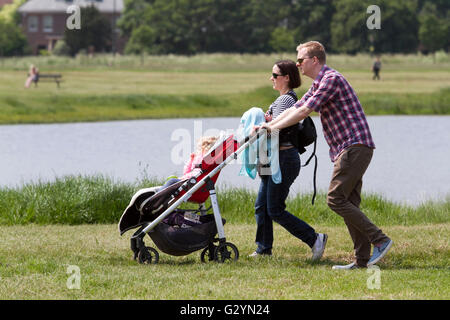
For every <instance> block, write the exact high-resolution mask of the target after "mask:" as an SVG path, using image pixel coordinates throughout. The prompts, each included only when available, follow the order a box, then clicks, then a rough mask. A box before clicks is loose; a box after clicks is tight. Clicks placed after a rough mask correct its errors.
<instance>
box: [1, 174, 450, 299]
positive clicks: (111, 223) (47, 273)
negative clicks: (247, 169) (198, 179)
mask: <svg viewBox="0 0 450 320" xmlns="http://www.w3.org/2000/svg"><path fill="white" fill-rule="evenodd" d="M159 183H160V181H156V180H151V179H143V180H142V181H137V182H136V183H135V184H130V183H120V182H117V181H114V180H112V179H109V178H105V177H102V176H95V177H82V176H76V177H62V178H58V179H57V180H56V181H55V182H40V183H33V184H27V185H24V186H22V187H18V188H13V189H11V188H2V189H0V208H1V210H0V233H1V234H2V241H1V242H0V299H187V300H196V299H273V300H279V299H282V300H292V299H449V298H450V265H449V262H450V247H449V239H448V234H449V231H450V215H449V212H450V210H449V208H450V207H449V206H450V202H449V199H447V200H446V201H444V202H440V203H425V204H423V205H421V206H419V207H416V208H411V207H406V206H401V205H397V204H395V203H391V202H389V201H386V200H383V199H381V198H379V197H377V196H376V195H365V196H363V203H362V208H363V210H364V211H365V212H366V213H367V215H368V216H369V217H370V219H372V221H374V222H375V223H376V224H377V225H378V226H379V227H380V228H382V230H383V231H384V232H385V233H386V234H388V235H389V236H390V237H391V238H392V239H393V240H394V242H395V244H394V247H393V248H392V249H391V251H390V252H389V254H388V256H386V258H385V259H384V260H383V261H382V262H381V263H379V264H378V266H379V268H380V273H379V275H380V278H379V279H380V286H379V287H378V288H377V287H376V286H374V283H373V282H371V281H372V280H370V277H371V276H372V275H373V271H369V272H368V271H367V270H353V271H349V272H339V271H335V270H331V267H332V265H334V264H338V263H349V262H350V261H351V259H352V251H353V249H352V247H353V245H352V242H351V240H350V236H349V235H348V231H347V229H346V227H345V225H344V223H343V221H342V219H341V218H339V217H338V216H337V215H336V214H334V213H333V212H331V210H330V209H329V208H327V206H326V203H325V196H324V195H323V194H320V195H319V196H318V197H317V199H316V204H315V205H314V207H312V206H311V205H310V204H309V201H310V195H297V196H296V197H293V198H290V199H289V202H288V204H287V206H288V209H289V210H290V211H291V212H293V213H295V214H296V215H297V216H299V217H300V218H301V219H304V220H305V221H307V222H308V223H310V224H311V225H312V226H313V227H314V228H315V229H316V231H317V232H325V233H327V234H328V235H329V241H328V244H327V249H326V252H325V255H324V258H323V259H322V260H321V261H320V262H312V261H311V260H310V257H311V251H310V249H309V247H308V246H307V245H305V244H303V243H301V241H300V240H298V239H296V238H294V237H292V236H291V235H290V234H289V233H288V232H287V231H285V230H284V229H282V228H281V227H280V226H279V225H277V224H275V243H274V251H273V256H272V257H270V258H262V259H257V260H252V259H250V258H248V257H247V256H248V255H249V254H250V253H251V252H253V250H254V249H255V245H254V236H255V231H256V227H255V223H254V216H253V204H254V201H255V196H256V194H255V193H254V192H250V191H247V190H240V189H233V190H228V189H227V190H218V199H219V205H220V207H221V212H222V215H223V217H224V218H225V219H227V223H226V225H225V231H226V237H227V240H228V241H230V242H232V243H234V244H235V245H236V246H237V247H238V248H239V251H240V258H239V260H238V261H237V262H235V263H226V264H218V263H206V264H204V263H201V262H200V252H195V253H192V254H190V255H187V256H184V257H173V256H170V255H167V254H164V253H162V252H159V253H160V262H159V264H158V265H150V266H147V265H139V264H138V263H137V262H136V261H134V260H132V252H131V250H130V249H129V237H130V236H131V232H128V233H126V234H125V235H124V236H122V237H120V236H119V233H118V230H117V223H118V220H119V217H120V215H121V213H122V211H123V209H124V208H125V207H126V206H127V204H128V202H129V199H130V197H131V195H132V194H133V193H134V192H135V191H136V190H137V189H139V188H141V187H144V186H151V185H155V184H159ZM146 239H147V240H146V244H147V245H152V246H154V245H153V244H152V241H151V240H150V238H148V237H147V238H146ZM69 266H77V267H78V268H79V270H80V275H81V282H80V289H69V288H68V287H67V281H68V280H69V278H70V277H71V275H72V274H71V273H70V272H69V273H68V268H69ZM70 270H71V269H69V271H70ZM372 279H373V278H372ZM368 283H369V285H368ZM69 284H73V282H70V281H69Z"/></svg>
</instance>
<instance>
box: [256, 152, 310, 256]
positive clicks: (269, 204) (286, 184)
mask: <svg viewBox="0 0 450 320" xmlns="http://www.w3.org/2000/svg"><path fill="white" fill-rule="evenodd" d="M279 163H280V170H281V176H282V182H281V183H280V184H275V183H274V182H273V181H272V177H271V176H270V175H266V176H261V184H260V187H259V192H258V197H257V199H256V203H255V217H256V225H257V229H256V241H255V242H256V244H257V246H258V247H257V249H256V252H258V253H267V254H270V253H272V244H273V222H272V221H275V222H277V223H278V224H280V225H281V226H282V227H283V228H285V229H286V230H287V231H289V232H290V233H291V234H292V235H294V236H295V237H297V238H299V239H300V240H302V241H303V242H305V243H306V244H308V245H309V246H310V247H312V246H313V245H314V242H315V241H316V238H317V235H316V232H315V231H314V229H313V228H312V227H311V226H309V225H308V224H307V223H306V222H304V221H303V220H301V219H299V218H297V217H296V216H294V215H292V214H291V213H289V212H288V211H286V198H287V196H288V194H289V188H290V187H291V185H292V183H293V182H294V180H295V178H297V176H298V174H299V172H300V156H299V154H298V152H297V149H295V148H291V149H288V150H280V152H279Z"/></svg>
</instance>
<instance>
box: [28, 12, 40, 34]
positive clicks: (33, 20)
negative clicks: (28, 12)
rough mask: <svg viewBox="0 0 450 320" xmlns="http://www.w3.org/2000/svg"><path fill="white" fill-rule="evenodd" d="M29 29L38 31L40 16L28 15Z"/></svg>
mask: <svg viewBox="0 0 450 320" xmlns="http://www.w3.org/2000/svg"><path fill="white" fill-rule="evenodd" d="M28 31H29V32H37V31H38V17H37V16H29V17H28Z"/></svg>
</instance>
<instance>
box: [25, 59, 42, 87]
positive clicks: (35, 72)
mask: <svg viewBox="0 0 450 320" xmlns="http://www.w3.org/2000/svg"><path fill="white" fill-rule="evenodd" d="M38 78H39V69H38V68H36V67H35V66H34V65H31V66H30V71H29V72H28V78H27V80H26V81H25V88H29V87H30V86H31V83H32V82H33V81H37V80H38Z"/></svg>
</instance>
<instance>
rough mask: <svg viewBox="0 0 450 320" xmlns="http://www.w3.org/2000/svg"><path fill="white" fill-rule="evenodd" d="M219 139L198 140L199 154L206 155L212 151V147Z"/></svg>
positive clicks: (207, 137) (202, 138)
mask: <svg viewBox="0 0 450 320" xmlns="http://www.w3.org/2000/svg"><path fill="white" fill-rule="evenodd" d="M217 139H218V137H215V136H206V137H201V138H200V139H198V142H197V152H198V153H200V152H201V153H206V152H208V151H209V149H211V147H212V146H213V145H214V144H215V143H216V141H217Z"/></svg>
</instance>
